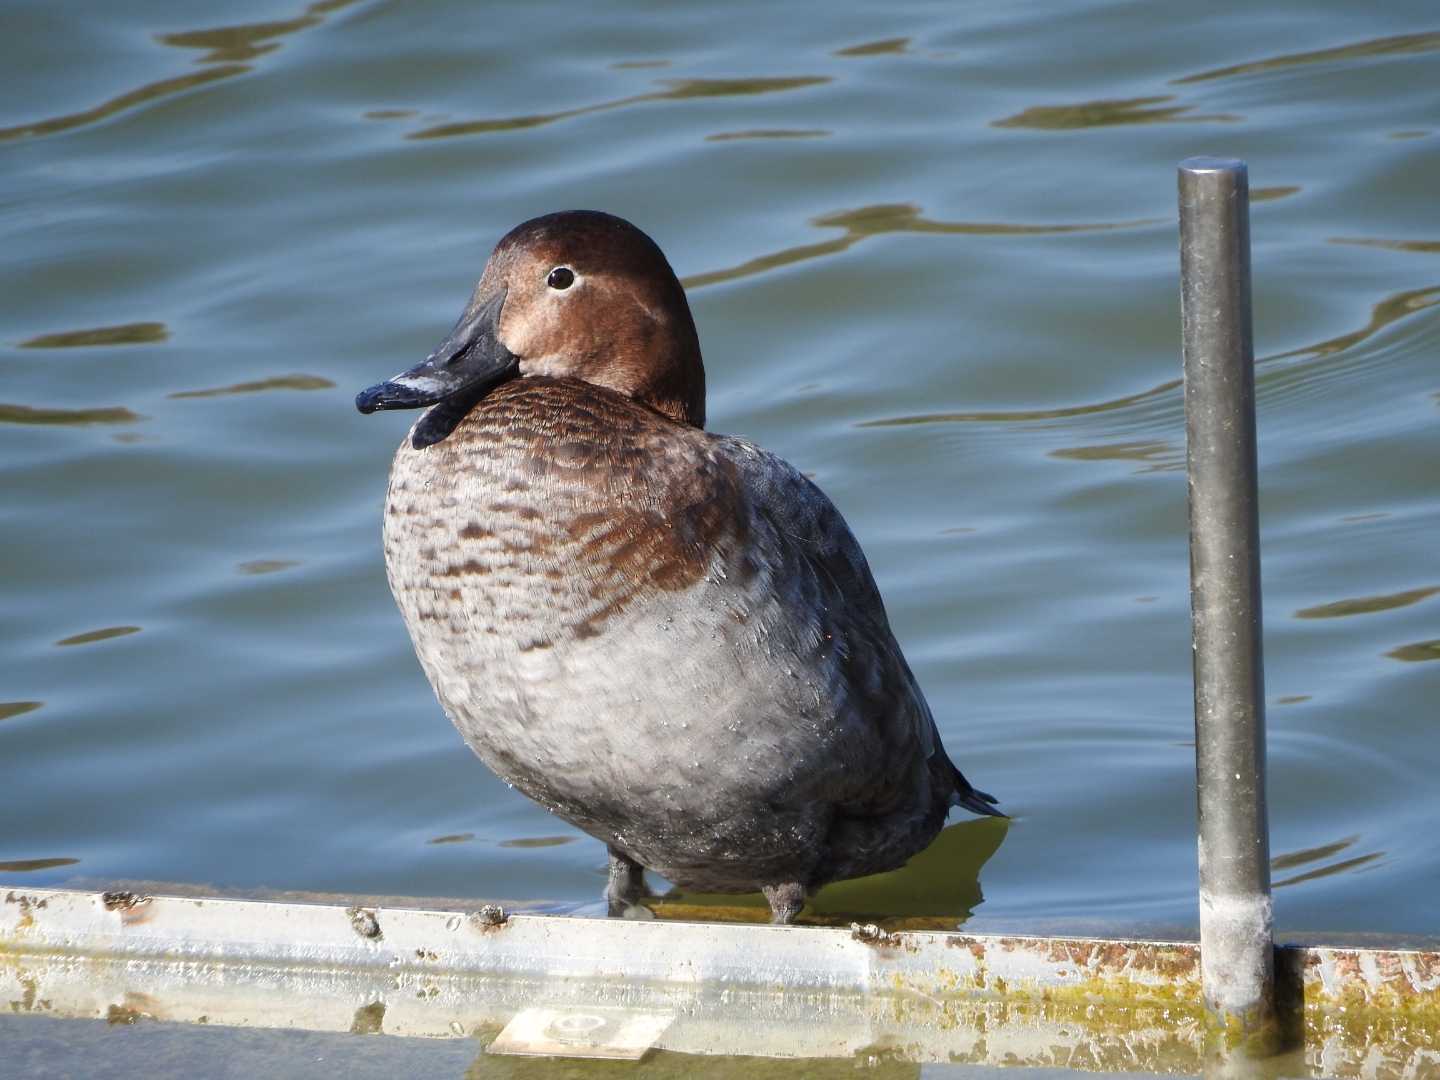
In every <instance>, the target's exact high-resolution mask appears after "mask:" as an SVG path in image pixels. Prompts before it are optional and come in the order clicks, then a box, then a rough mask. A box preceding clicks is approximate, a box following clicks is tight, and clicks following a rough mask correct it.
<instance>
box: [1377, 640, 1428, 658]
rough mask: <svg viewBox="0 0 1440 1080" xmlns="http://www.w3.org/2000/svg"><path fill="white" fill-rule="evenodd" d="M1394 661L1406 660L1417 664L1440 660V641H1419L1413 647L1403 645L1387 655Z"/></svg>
mask: <svg viewBox="0 0 1440 1080" xmlns="http://www.w3.org/2000/svg"><path fill="white" fill-rule="evenodd" d="M1385 655H1386V656H1388V657H1390V658H1391V659H1392V660H1404V661H1406V662H1408V663H1415V662H1418V661H1422V660H1440V639H1436V640H1435V641H1417V642H1415V643H1414V644H1413V645H1401V646H1400V647H1399V648H1398V649H1391V650H1390V651H1389V652H1387V653H1386V654H1385Z"/></svg>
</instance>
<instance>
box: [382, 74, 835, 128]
mask: <svg viewBox="0 0 1440 1080" xmlns="http://www.w3.org/2000/svg"><path fill="white" fill-rule="evenodd" d="M830 81H831V80H830V79H829V77H828V76H823V75H800V76H795V77H791V78H771V79H664V80H662V81H661V82H660V85H661V86H664V87H666V89H664V90H652V91H651V92H649V93H646V94H632V95H631V96H630V97H623V98H617V99H615V100H614V101H602V102H599V103H598V104H595V105H581V106H578V107H576V108H574V109H562V110H560V111H559V112H553V113H535V114H533V115H531V116H509V117H499V118H496V119H491V120H463V121H460V122H458V123H453V124H436V125H435V126H433V127H427V128H421V129H420V130H419V131H412V132H411V133H410V134H408V135H406V136H405V137H406V138H407V139H447V138H452V137H454V136H457V135H484V134H488V133H491V132H496V131H519V130H521V129H524V128H536V127H543V126H545V125H546V124H553V123H555V122H556V121H559V120H570V119H572V118H574V117H576V116H589V115H590V114H592V113H598V112H609V111H610V110H612V109H623V108H626V107H627V106H630V105H642V104H646V103H649V102H654V101H683V100H688V99H690V98H716V97H739V96H745V95H749V94H774V93H780V92H783V91H786V90H801V89H804V88H806V87H810V86H819V85H821V84H823V83H828V82H830Z"/></svg>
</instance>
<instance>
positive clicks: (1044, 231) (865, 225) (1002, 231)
mask: <svg viewBox="0 0 1440 1080" xmlns="http://www.w3.org/2000/svg"><path fill="white" fill-rule="evenodd" d="M923 213H924V212H923V211H922V210H921V208H920V207H918V206H916V205H915V204H914V203H877V204H875V205H873V206H862V207H860V208H858V209H855V210H841V211H838V212H836V213H833V214H822V215H821V216H820V217H817V218H811V219H810V224H811V225H814V226H815V227H816V228H821V229H844V230H845V232H844V234H843V235H841V236H837V237H835V238H834V239H831V240H820V241H817V242H816V243H813V244H799V245H797V246H795V247H789V248H784V249H782V250H780V251H774V252H771V253H770V254H768V255H759V256H757V257H755V258H753V259H747V260H746V261H745V262H743V263H740V264H738V265H736V266H728V267H726V268H725V269H723V270H709V271H706V272H705V273H702V274H692V275H690V276H689V277H686V278H682V279H681V284H683V285H684V286H685V288H687V289H703V288H704V287H705V286H706V285H715V284H718V283H719V282H722V281H734V280H736V279H737V278H743V277H750V276H751V275H753V274H763V273H765V272H766V271H769V270H776V269H778V268H780V267H782V266H789V265H791V264H792V263H798V262H804V261H805V260H807V259H818V258H821V257H823V256H826V255H838V254H839V253H840V252H842V251H848V250H849V249H850V248H852V247H854V246H855V245H856V244H858V243H860V241H862V240H866V239H869V238H870V237H872V236H884V235H886V234H888V233H929V234H947V235H956V236H1060V235H1064V234H1066V233H1089V232H1104V231H1107V230H1115V229H1132V228H1137V227H1139V226H1143V225H1153V224H1154V223H1155V219H1153V218H1142V219H1137V220H1135V221H1104V222H1091V223H1086V224H1080V225H1015V224H1008V223H1002V222H979V221H934V220H932V219H930V218H927V217H924V216H923Z"/></svg>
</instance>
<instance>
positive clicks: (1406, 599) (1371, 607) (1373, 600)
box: [1295, 585, 1440, 619]
mask: <svg viewBox="0 0 1440 1080" xmlns="http://www.w3.org/2000/svg"><path fill="white" fill-rule="evenodd" d="M1436 593H1440V585H1432V586H1430V587H1428V588H1424V589H1407V590H1406V591H1405V592H1398V593H1389V594H1388V595H1384V596H1361V597H1357V598H1356V599H1353V600H1335V601H1332V602H1331V603H1328V604H1317V605H1316V606H1315V607H1308V608H1301V609H1300V610H1299V611H1297V612H1295V618H1297V619H1339V618H1343V617H1344V616H1346V615H1368V614H1370V613H1371V612H1375V611H1390V610H1391V609H1392V608H1402V607H1409V606H1410V605H1411V604H1418V603H1419V602H1420V601H1421V600H1424V599H1425V598H1426V597H1429V596H1434V595H1435V594H1436Z"/></svg>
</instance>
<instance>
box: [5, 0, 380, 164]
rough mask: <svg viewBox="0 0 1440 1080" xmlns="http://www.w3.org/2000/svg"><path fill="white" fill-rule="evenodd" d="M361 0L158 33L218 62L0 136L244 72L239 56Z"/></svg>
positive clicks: (109, 111) (35, 132)
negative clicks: (257, 20)
mask: <svg viewBox="0 0 1440 1080" xmlns="http://www.w3.org/2000/svg"><path fill="white" fill-rule="evenodd" d="M356 2H357V0H318V2H316V3H313V4H310V5H309V6H308V7H306V8H305V10H304V12H303V13H302V14H300V15H298V16H296V17H294V18H292V19H285V20H279V21H275V22H264V23H249V24H241V25H237V26H222V27H215V28H213V29H208V30H189V31H182V32H180V33H170V34H157V35H155V40H156V41H158V42H160V43H161V44H162V45H173V46H176V47H179V48H184V49H208V50H209V52H207V53H206V54H205V55H204V56H202V57H200V58H199V60H197V61H196V62H197V63H201V64H215V65H216V66H214V67H208V68H206V69H205V70H203V71H195V72H191V73H190V74H188V75H176V76H172V77H171V78H168V79H158V80H156V81H155V82H148V83H146V84H145V85H143V86H139V87H136V88H135V89H134V90H127V91H126V92H125V93H123V94H118V95H116V96H115V97H112V98H110V99H108V100H106V101H103V102H101V103H100V104H99V105H96V106H94V107H92V108H89V109H82V110H81V111H79V112H73V113H66V114H64V115H63V116H54V117H50V118H49V119H46V120H34V121H31V122H30V123H28V124H17V125H15V126H13V127H5V128H0V141H4V140H7V139H21V138H26V137H28V136H40V135H53V134H56V133H57V132H61V131H69V130H70V129H71V128H77V127H84V126H85V125H87V124H95V123H98V122H100V121H101V120H105V119H108V118H109V117H112V116H115V115H116V114H118V113H122V112H126V111H127V110H129V109H133V108H135V107H137V106H140V105H144V104H147V103H149V102H151V101H157V100H159V99H161V98H167V97H174V96H175V95H177V94H183V93H185V92H186V91H189V90H194V89H195V88H197V87H200V86H206V85H208V84H210V83H213V82H219V81H220V80H221V79H229V78H232V77H233V76H236V75H243V74H244V73H245V72H247V71H249V70H250V68H251V65H250V64H248V63H240V62H237V61H243V60H251V59H254V58H256V57H258V56H262V55H264V54H265V53H268V52H272V51H274V50H275V49H277V48H279V43H278V42H274V41H273V40H272V39H273V38H277V37H282V36H285V35H288V34H294V33H296V32H297V31H300V30H305V29H309V28H310V27H313V26H318V25H319V24H320V23H321V22H323V21H324V19H323V16H324V15H326V14H329V13H330V12H332V11H338V10H339V9H340V8H343V7H348V6H349V5H350V4H353V3H356Z"/></svg>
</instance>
